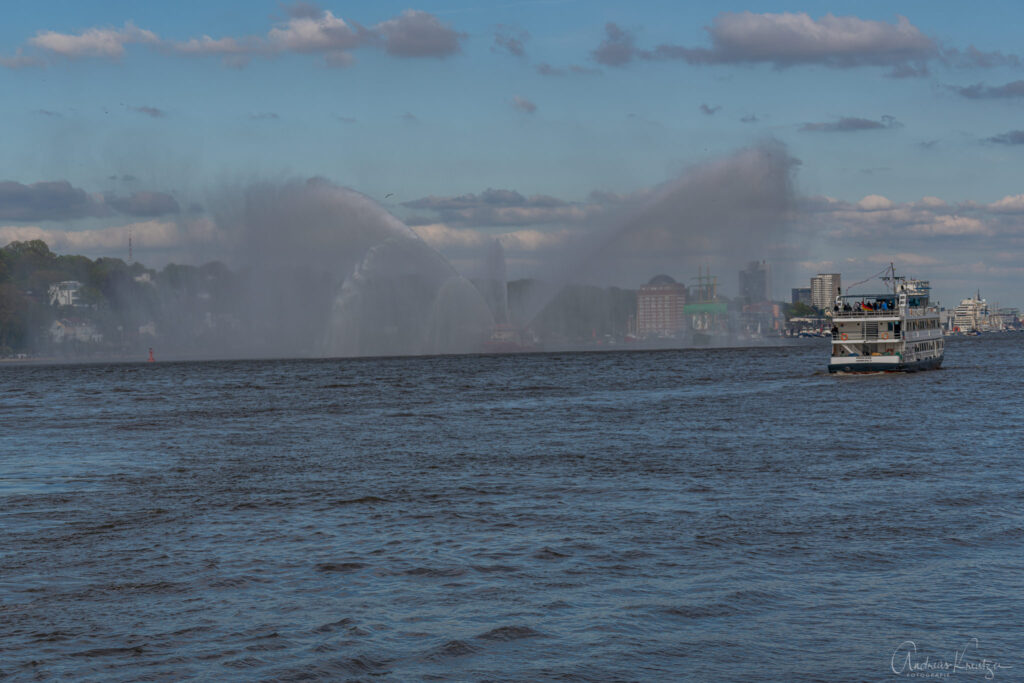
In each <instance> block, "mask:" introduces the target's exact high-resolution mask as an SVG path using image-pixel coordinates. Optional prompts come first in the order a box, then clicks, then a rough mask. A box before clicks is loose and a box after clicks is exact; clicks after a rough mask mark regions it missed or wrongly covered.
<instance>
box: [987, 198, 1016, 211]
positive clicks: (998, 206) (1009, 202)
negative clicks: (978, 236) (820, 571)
mask: <svg viewBox="0 0 1024 683" xmlns="http://www.w3.org/2000/svg"><path fill="white" fill-rule="evenodd" d="M988 208H989V210H990V211H995V212H997V213H1024V194H1015V195H1009V196H1006V197H1003V198H1002V199H1000V200H999V201H997V202H993V203H991V204H989V205H988Z"/></svg>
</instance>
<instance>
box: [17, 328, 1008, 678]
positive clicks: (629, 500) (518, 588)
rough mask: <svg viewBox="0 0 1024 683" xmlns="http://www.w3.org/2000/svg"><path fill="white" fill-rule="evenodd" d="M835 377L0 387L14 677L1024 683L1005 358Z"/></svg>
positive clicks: (598, 374)
mask: <svg viewBox="0 0 1024 683" xmlns="http://www.w3.org/2000/svg"><path fill="white" fill-rule="evenodd" d="M827 353H828V352H827V345H826V344H823V343H820V342H819V343H815V344H806V345H801V346H790V347H782V348H761V349H739V350H706V351H694V350H691V351H668V352H647V353H607V354H556V355H520V356H490V357H470V356H467V357H443V358H408V359H384V360H365V359H363V360H327V361H259V362H253V361H244V362H209V363H157V364H152V365H145V364H138V365H132V364H123V365H77V366H45V367H26V366H9V365H8V366H0V524H2V526H0V652H2V657H0V677H3V676H4V675H8V676H12V677H13V678H14V679H25V680H32V679H47V678H58V677H59V678H69V679H76V678H78V679H90V680H117V679H147V680H176V679H181V678H189V677H193V678H197V679H206V680H251V679H274V680H299V679H317V678H320V679H331V680H336V679H347V678H351V679H374V680H413V679H431V678H438V679H447V678H455V679H486V680H544V679H567V680H594V679H598V680H607V679H610V680H671V679H680V678H683V679H685V678H690V679H694V680H740V679H743V680H754V679H757V680H878V679H882V678H885V677H893V673H892V671H891V664H892V662H893V661H896V662H897V664H898V665H899V664H900V662H905V660H901V659H900V658H899V657H898V656H897V657H896V658H895V660H894V658H893V652H894V650H896V649H897V648H898V647H899V646H900V644H901V643H902V642H903V641H907V640H910V641H913V642H914V644H915V645H916V647H917V648H918V651H919V653H920V655H921V656H920V660H921V661H923V658H924V656H925V655H930V656H931V661H933V662H934V661H936V660H940V659H944V660H948V661H949V662H952V661H953V659H954V652H955V651H957V650H962V649H964V647H965V646H968V648H969V651H968V653H967V656H966V658H967V659H968V660H970V661H974V660H980V659H981V658H983V657H984V658H987V659H988V660H990V661H992V660H995V661H996V662H998V663H999V665H1000V666H1002V667H1007V666H1013V667H1014V668H1013V669H1006V668H1002V669H997V670H996V672H995V677H996V679H1005V680H1014V679H1015V678H1016V677H1017V676H1024V636H1022V630H1021V628H1020V624H1021V614H1022V613H1024V598H1022V590H1021V588H1022V575H1021V564H1022V560H1021V558H1022V557H1024V514H1022V511H1024V493H1022V485H1021V482H1022V481H1024V467H1022V458H1021V455H1020V451H1021V436H1022V433H1024V432H1022V430H1021V425H1020V418H1021V414H1022V413H1021V398H1020V396H1021V394H1020V386H1021V380H1022V378H1024V335H1020V336H1019V337H1018V336H1005V337H993V338H980V339H970V340H953V341H952V342H951V343H949V345H948V348H947V360H946V367H945V368H944V369H942V370H940V371H936V372H927V373H920V374H915V375H882V376H872V377H834V376H829V375H828V374H827V373H824V372H823V370H824V368H825V363H826V356H827ZM972 638H977V639H978V640H977V644H975V643H974V641H971V640H970V639H972ZM961 661H963V660H961ZM956 675H960V676H966V675H969V674H968V673H965V672H963V671H960V672H958V673H957V674H956ZM970 675H976V674H970ZM1018 680H1019V679H1018Z"/></svg>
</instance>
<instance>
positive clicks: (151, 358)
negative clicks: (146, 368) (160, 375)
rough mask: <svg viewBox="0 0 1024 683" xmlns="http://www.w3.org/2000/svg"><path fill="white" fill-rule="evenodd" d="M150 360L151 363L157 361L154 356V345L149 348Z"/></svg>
mask: <svg viewBox="0 0 1024 683" xmlns="http://www.w3.org/2000/svg"><path fill="white" fill-rule="evenodd" d="M149 362H150V363H154V362H156V359H155V358H153V348H152V347H150V349H149Z"/></svg>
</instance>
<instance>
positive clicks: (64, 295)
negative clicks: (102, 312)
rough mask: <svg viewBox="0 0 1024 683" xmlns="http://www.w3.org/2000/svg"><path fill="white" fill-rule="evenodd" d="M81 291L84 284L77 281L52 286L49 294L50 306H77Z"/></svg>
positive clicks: (67, 281)
mask: <svg viewBox="0 0 1024 683" xmlns="http://www.w3.org/2000/svg"><path fill="white" fill-rule="evenodd" d="M81 289H82V283H81V282H78V281H77V280H66V281H65V282H58V283H57V284H54V285H50V289H49V290H48V292H47V293H48V294H49V295H50V305H51V306H77V305H78V294H79V291H80V290H81Z"/></svg>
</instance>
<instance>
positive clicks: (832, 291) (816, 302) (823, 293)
mask: <svg viewBox="0 0 1024 683" xmlns="http://www.w3.org/2000/svg"><path fill="white" fill-rule="evenodd" d="M841 287H842V276H840V274H839V273H818V274H817V275H815V276H814V277H812V278H811V306H813V307H814V308H817V309H818V310H819V311H829V310H831V309H832V306H833V305H834V303H835V300H836V297H837V296H839V294H840V293H841V292H840V289H841Z"/></svg>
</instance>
